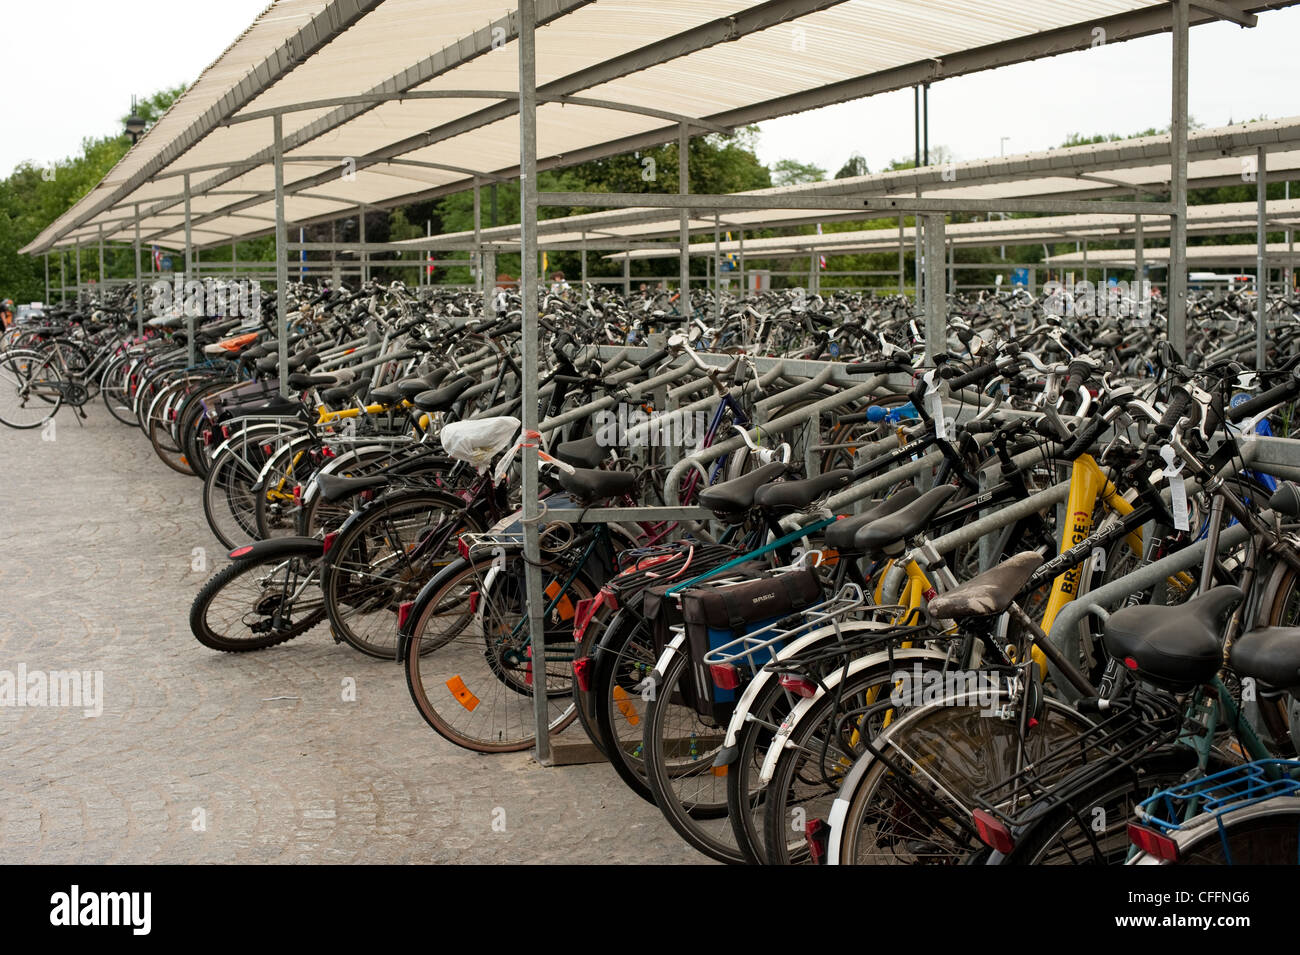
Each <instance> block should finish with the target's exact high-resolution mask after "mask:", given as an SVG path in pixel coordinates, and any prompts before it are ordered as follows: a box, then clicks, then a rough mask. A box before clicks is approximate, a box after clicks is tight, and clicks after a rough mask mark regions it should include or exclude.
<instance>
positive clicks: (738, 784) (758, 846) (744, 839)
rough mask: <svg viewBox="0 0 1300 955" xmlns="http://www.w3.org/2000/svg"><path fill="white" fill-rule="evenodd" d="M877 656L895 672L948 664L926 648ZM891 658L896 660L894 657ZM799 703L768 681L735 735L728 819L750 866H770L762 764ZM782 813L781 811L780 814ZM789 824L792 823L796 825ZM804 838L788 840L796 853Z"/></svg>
mask: <svg viewBox="0 0 1300 955" xmlns="http://www.w3.org/2000/svg"><path fill="white" fill-rule="evenodd" d="M878 629H879V627H878V626H877V625H875V624H871V623H865V622H863V623H845V624H842V625H841V626H840V628H839V629H838V631H835V630H832V631H830V632H822V633H820V634H814V635H809V636H807V637H802V638H800V639H799V640H798V641H797V643H795V644H794V645H792V646H790V647H787V648H786V650H785V651H782V655H784V654H785V653H787V652H799V653H803V652H807V651H809V650H811V649H812V648H813V647H815V646H818V645H826V646H829V645H830V644H831V643H833V642H835V641H836V640H838V639H841V638H842V637H843V636H846V635H851V634H854V633H861V632H864V631H867V630H878ZM876 653H877V654H879V655H880V656H882V657H884V659H883V660H880V661H879V662H880V663H881V665H891V666H892V667H893V668H895V669H896V668H898V667H904V668H906V667H910V666H911V664H912V663H917V664H919V665H920V666H921V667H922V668H923V669H938V668H940V667H942V666H943V664H944V662H945V660H946V656H945V655H944V654H943V653H940V652H938V651H935V650H927V649H922V648H904V649H895V650H892V651H889V650H883V649H882V650H878V651H876ZM891 653H892V656H891V655H889V654H891ZM860 659H861V661H862V662H859V663H857V666H858V667H869V666H871V663H870V662H869V661H868V660H867V659H866V658H860ZM750 692H751V691H749V690H746V693H745V695H746V696H748V695H749V694H750ZM798 703H799V698H798V697H796V696H795V695H794V694H793V693H791V692H790V691H789V690H787V689H785V688H784V687H782V686H781V684H780V681H779V680H778V679H775V678H773V677H771V676H768V677H767V678H766V679H764V680H763V688H762V689H761V690H758V691H757V695H756V696H754V697H753V699H752V702H750V703H749V704H748V706H747V709H746V716H745V722H744V724H743V725H742V726H740V727H739V730H738V732H737V734H736V741H735V744H734V745H735V747H736V758H735V759H734V760H733V761H732V762H731V764H730V765H729V766H728V767H727V817H728V818H729V819H730V820H731V827H732V830H733V831H734V832H735V834H736V844H737V846H738V847H739V848H740V851H741V852H742V853H743V854H744V855H745V857H746V861H748V862H750V863H753V864H758V865H764V864H766V863H767V861H768V855H767V835H766V830H765V826H766V817H767V810H768V806H769V800H768V795H769V793H770V792H771V787H770V786H767V785H765V784H764V783H763V782H762V777H761V773H762V769H763V764H764V762H765V761H766V759H767V757H768V749H769V747H770V746H771V745H772V742H773V740H774V738H775V733H776V730H777V728H778V727H779V726H781V725H782V724H783V723H785V722H786V721H787V719H788V718H790V716H791V713H792V712H793V710H794V708H795V706H796V705H797V704H798ZM735 724H736V719H735V717H734V716H733V718H732V728H733V729H734V728H735ZM772 802H777V803H780V802H783V800H781V799H776V800H772ZM783 811H784V810H782V809H778V810H777V812H783ZM802 815H803V816H804V817H806V816H807V810H806V809H804V810H802ZM790 821H791V823H793V821H794V820H793V819H791V820H790ZM803 837H804V829H803V828H800V829H799V831H798V833H795V832H794V830H793V829H792V830H791V831H790V832H789V833H787V838H789V839H790V840H791V841H792V849H791V851H798V850H800V849H801V848H802V846H801V843H802V841H803ZM795 843H798V844H795Z"/></svg>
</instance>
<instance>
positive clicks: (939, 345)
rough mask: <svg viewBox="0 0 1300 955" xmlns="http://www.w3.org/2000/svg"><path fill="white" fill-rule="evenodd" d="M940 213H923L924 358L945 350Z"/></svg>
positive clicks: (929, 360) (945, 304)
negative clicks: (924, 214)
mask: <svg viewBox="0 0 1300 955" xmlns="http://www.w3.org/2000/svg"><path fill="white" fill-rule="evenodd" d="M944 239H945V236H944V222H943V216H941V215H935V214H928V215H926V216H925V360H926V364H927V365H931V366H932V365H933V364H934V356H935V355H937V354H939V353H940V352H945V351H947V350H948V345H947V338H948V328H947V326H948V300H947V297H946V296H945V295H944V292H943V273H944V262H943V247H944Z"/></svg>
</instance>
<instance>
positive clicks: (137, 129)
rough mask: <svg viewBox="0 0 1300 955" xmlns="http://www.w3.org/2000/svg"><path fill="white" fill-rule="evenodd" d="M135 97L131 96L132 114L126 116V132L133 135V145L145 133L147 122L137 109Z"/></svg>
mask: <svg viewBox="0 0 1300 955" xmlns="http://www.w3.org/2000/svg"><path fill="white" fill-rule="evenodd" d="M135 109H136V108H135V97H134V96H132V97H131V115H130V116H128V117H127V118H126V134H127V135H128V136H130V137H131V145H132V146H134V145H135V144H136V143H137V142H139V140H140V137H141V136H143V135H144V127H145V122H144V120H143V119H142V118H141V117H140V114H139V113H137V112H136V111H135Z"/></svg>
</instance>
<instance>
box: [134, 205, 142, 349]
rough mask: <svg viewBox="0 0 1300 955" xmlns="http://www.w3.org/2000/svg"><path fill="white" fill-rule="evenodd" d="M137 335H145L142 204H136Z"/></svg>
mask: <svg viewBox="0 0 1300 955" xmlns="http://www.w3.org/2000/svg"><path fill="white" fill-rule="evenodd" d="M134 248H135V333H136V334H137V335H143V334H144V281H143V278H142V276H141V275H140V203H138V202H137V203H136V204H135V242H134Z"/></svg>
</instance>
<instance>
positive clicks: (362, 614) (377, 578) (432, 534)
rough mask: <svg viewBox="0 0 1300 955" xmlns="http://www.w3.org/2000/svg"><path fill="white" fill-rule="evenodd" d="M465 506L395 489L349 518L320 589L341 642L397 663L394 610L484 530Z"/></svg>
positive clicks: (442, 497)
mask: <svg viewBox="0 0 1300 955" xmlns="http://www.w3.org/2000/svg"><path fill="white" fill-rule="evenodd" d="M482 529H483V528H482V526H481V523H480V522H479V520H478V518H477V517H475V516H474V514H473V513H471V512H470V511H469V510H468V509H467V508H466V507H465V502H464V501H462V500H460V499H459V498H457V497H454V496H452V495H449V494H443V493H441V492H439V491H432V490H429V491H395V492H391V493H389V494H387V495H385V496H384V497H383V498H380V499H379V500H377V501H375V502H374V503H373V504H371V505H370V506H369V507H367V508H366V509H365V510H363V511H361V512H360V513H358V514H357V515H355V516H354V517H352V518H350V519H349V520H348V522H347V523H346V524H344V525H343V528H342V530H340V531H339V536H338V539H337V540H335V542H334V543H333V545H332V546H331V548H330V553H329V557H328V558H327V560H326V562H325V567H324V569H323V571H322V575H321V577H322V579H321V589H322V591H323V592H324V595H325V608H326V611H327V613H328V614H329V618H330V629H331V630H332V631H333V633H334V636H335V637H336V638H337V639H340V640H345V641H347V642H348V643H349V644H350V645H351V646H353V647H355V648H356V649H358V650H360V651H361V652H362V653H364V654H367V655H368V656H372V657H378V658H379V659H381V660H394V659H396V658H397V612H398V609H399V607H400V606H401V605H402V604H403V603H404V602H405V601H407V600H411V599H413V598H414V597H415V596H416V594H418V593H419V591H420V588H421V587H423V586H424V585H425V583H427V582H428V581H429V580H430V579H432V578H433V576H434V575H435V574H436V573H438V571H440V570H442V569H443V568H444V567H446V566H447V565H448V564H450V563H451V562H452V561H453V560H455V559H456V541H457V540H458V539H459V538H460V535H461V534H463V533H465V532H467V531H481V530H482Z"/></svg>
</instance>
